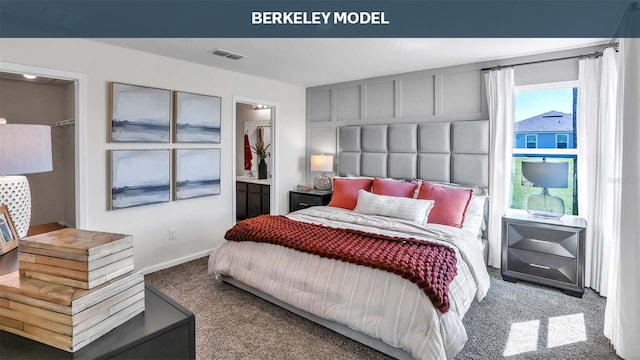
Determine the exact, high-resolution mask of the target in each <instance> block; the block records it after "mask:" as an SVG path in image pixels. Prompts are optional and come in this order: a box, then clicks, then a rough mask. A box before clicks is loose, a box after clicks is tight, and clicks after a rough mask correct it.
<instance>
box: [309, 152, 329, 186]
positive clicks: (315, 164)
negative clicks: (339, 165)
mask: <svg viewBox="0 0 640 360" xmlns="http://www.w3.org/2000/svg"><path fill="white" fill-rule="evenodd" d="M311 171H321V172H322V173H321V174H320V176H316V178H315V179H313V188H314V189H316V190H325V191H326V190H331V179H329V178H328V177H327V176H326V175H325V174H324V173H325V172H326V171H333V156H331V155H311Z"/></svg>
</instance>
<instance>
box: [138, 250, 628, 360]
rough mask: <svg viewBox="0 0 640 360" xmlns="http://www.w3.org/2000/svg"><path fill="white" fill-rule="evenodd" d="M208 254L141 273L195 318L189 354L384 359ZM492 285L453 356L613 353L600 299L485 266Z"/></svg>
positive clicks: (603, 355)
mask: <svg viewBox="0 0 640 360" xmlns="http://www.w3.org/2000/svg"><path fill="white" fill-rule="evenodd" d="M207 259H208V258H207V257H205V258H201V259H197V260H194V261H191V262H188V263H185V264H181V265H178V266H175V267H172V268H169V269H165V270H161V271H158V272H155V273H152V274H148V275H146V276H145V279H146V280H147V281H148V282H149V283H151V284H153V285H154V286H156V287H157V288H158V289H160V290H161V291H163V292H164V293H165V294H167V295H168V296H170V297H171V298H173V299H174V300H175V301H177V302H178V303H180V304H182V305H183V306H184V307H186V308H187V309H189V310H191V311H192V312H193V313H194V314H195V316H196V356H197V359H199V360H205V359H390V358H389V357H388V356H386V355H384V354H382V353H380V352H378V351H376V350H373V349H371V348H369V347H367V346H364V345H362V344H359V343H357V342H355V341H353V340H350V339H347V338H345V337H344V336H342V335H339V334H337V333H335V332H333V331H331V330H328V329H326V328H324V327H322V326H320V325H317V324H315V323H313V322H310V321H308V320H306V319H303V318H301V317H299V316H297V315H294V314H292V313H290V312H288V311H286V310H284V309H282V308H280V307H278V306H276V305H273V304H271V303H268V302H267V301H264V300H262V299H260V298H257V297H255V296H253V295H251V294H249V293H247V292H245V291H243V290H240V289H237V288H235V287H233V286H231V285H227V284H222V283H219V282H217V281H216V280H215V279H214V277H213V276H211V275H209V274H207ZM489 274H490V275H491V288H490V289H489V294H488V295H487V296H486V297H485V299H484V300H483V301H482V302H481V303H479V302H477V301H475V302H474V303H473V304H472V305H471V308H470V309H469V311H468V312H467V315H466V316H465V317H464V320H463V322H464V324H465V327H466V329H467V334H468V336H469V340H468V342H467V344H466V345H465V347H464V349H462V351H461V352H460V353H458V355H457V356H456V359H497V358H507V359H619V357H617V356H616V354H615V351H614V350H613V347H612V346H611V345H610V344H609V341H608V339H607V338H606V337H605V336H604V335H603V332H602V329H603V323H604V307H605V299H604V298H602V297H600V296H598V295H597V294H596V293H595V292H593V291H592V290H590V289H587V291H586V293H585V295H584V296H583V297H582V299H579V298H575V297H571V296H568V295H565V294H564V293H562V292H561V291H559V290H556V289H553V288H548V287H544V286H537V285H533V284H529V283H525V282H521V283H517V284H513V283H509V282H505V281H503V280H502V279H501V278H500V271H499V270H496V269H490V270H489Z"/></svg>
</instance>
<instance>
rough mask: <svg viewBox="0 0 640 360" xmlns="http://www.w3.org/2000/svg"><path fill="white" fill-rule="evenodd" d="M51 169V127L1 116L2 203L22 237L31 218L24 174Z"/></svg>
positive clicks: (29, 197) (0, 187)
mask: <svg viewBox="0 0 640 360" xmlns="http://www.w3.org/2000/svg"><path fill="white" fill-rule="evenodd" d="M51 170H53V165H52V160H51V127H50V126H48V125H27V124H6V120H4V119H2V118H0V204H4V205H7V207H8V208H9V215H11V219H12V220H13V222H14V225H15V228H16V231H17V232H18V236H19V237H20V238H23V237H25V236H26V235H27V230H28V229H29V222H30V221H31V190H30V189H29V182H28V181H27V178H26V177H25V176H21V175H24V174H33V173H39V172H46V171H51ZM8 175H20V176H8ZM51 191H55V189H51Z"/></svg>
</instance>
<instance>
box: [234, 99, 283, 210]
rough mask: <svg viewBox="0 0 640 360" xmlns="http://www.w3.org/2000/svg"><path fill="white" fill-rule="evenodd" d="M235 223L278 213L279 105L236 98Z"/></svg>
mask: <svg viewBox="0 0 640 360" xmlns="http://www.w3.org/2000/svg"><path fill="white" fill-rule="evenodd" d="M233 108H234V126H235V136H234V142H235V146H234V150H235V151H234V153H235V157H234V172H233V173H234V184H233V187H234V192H233V194H234V198H235V199H234V208H235V209H234V211H233V213H234V218H233V220H234V221H240V220H244V219H247V218H251V217H255V216H258V215H262V214H272V213H276V210H275V209H274V208H275V206H274V204H275V203H276V201H275V199H276V192H277V191H276V187H275V186H274V182H275V171H274V170H275V166H274V165H275V161H274V159H275V156H274V155H275V139H274V125H275V114H276V105H275V104H274V103H270V102H268V101H262V100H257V99H246V98H238V97H234V100H233Z"/></svg>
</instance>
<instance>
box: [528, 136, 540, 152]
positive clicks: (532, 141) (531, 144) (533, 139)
mask: <svg viewBox="0 0 640 360" xmlns="http://www.w3.org/2000/svg"><path fill="white" fill-rule="evenodd" d="M537 145H538V137H537V136H536V135H527V149H535V148H536V147H537Z"/></svg>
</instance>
